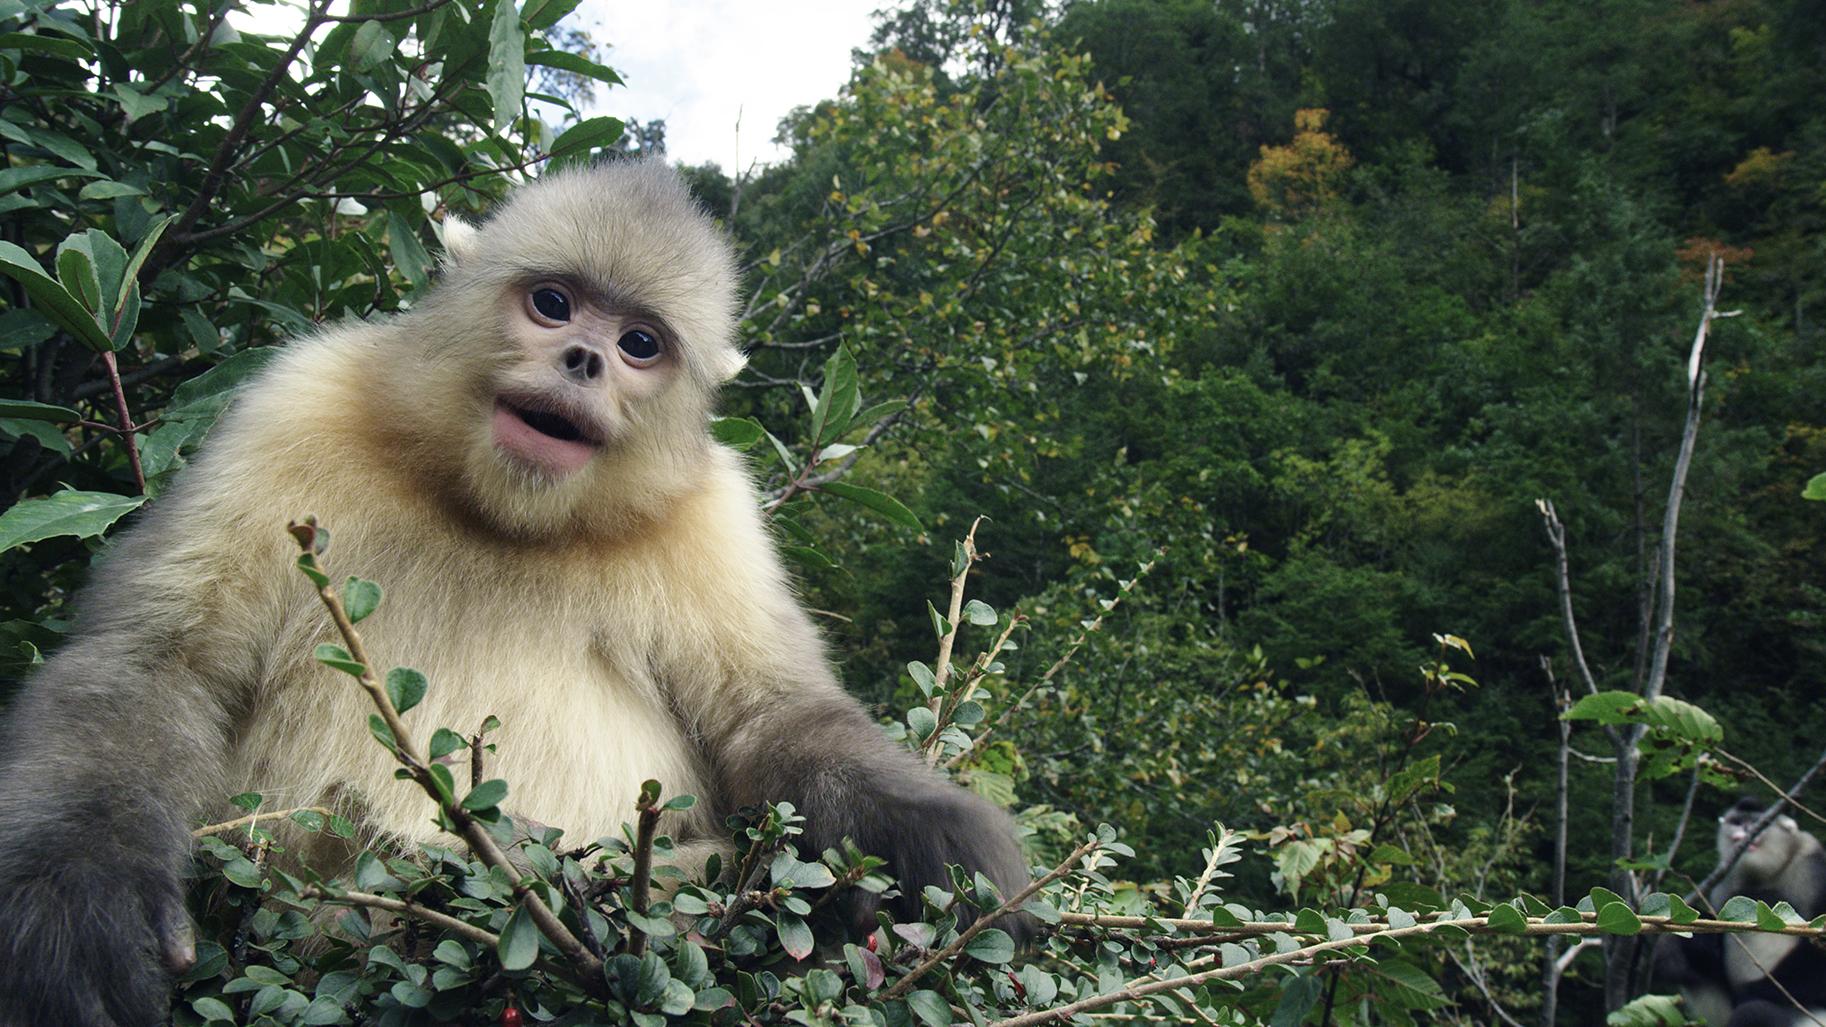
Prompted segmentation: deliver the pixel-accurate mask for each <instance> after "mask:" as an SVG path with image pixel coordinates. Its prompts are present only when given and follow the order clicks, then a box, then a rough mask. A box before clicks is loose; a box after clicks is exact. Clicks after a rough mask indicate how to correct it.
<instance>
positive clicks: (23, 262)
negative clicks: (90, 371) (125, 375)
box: [0, 242, 110, 353]
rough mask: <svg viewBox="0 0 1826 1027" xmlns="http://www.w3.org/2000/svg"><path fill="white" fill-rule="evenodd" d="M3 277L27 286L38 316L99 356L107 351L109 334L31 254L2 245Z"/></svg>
mask: <svg viewBox="0 0 1826 1027" xmlns="http://www.w3.org/2000/svg"><path fill="white" fill-rule="evenodd" d="M0 274H5V275H7V276H8V277H9V278H12V279H13V280H14V281H17V282H18V283H19V284H20V285H22V286H24V287H25V292H26V295H28V296H30V297H31V298H32V303H33V304H34V305H35V306H36V307H37V308H38V312H39V313H40V314H43V315H44V316H46V317H48V318H50V319H51V320H52V321H55V322H56V323H57V326H58V327H60V328H62V329H63V330H64V331H66V332H69V333H70V334H71V335H74V336H76V339H77V341H79V342H81V343H82V344H83V345H85V346H87V347H89V348H90V349H92V350H94V351H95V352H97V353H102V352H105V351H107V350H108V348H109V345H110V344H109V341H108V336H107V333H105V332H103V331H102V330H101V325H100V324H99V323H97V322H96V320H95V318H94V316H93V315H92V314H90V313H89V311H88V309H87V308H85V307H84V306H83V305H82V302H81V301H80V300H78V299H77V298H76V297H75V296H73V295H71V294H70V291H69V290H68V289H65V288H64V287H63V285H62V284H60V283H59V282H58V281H57V280H56V279H54V278H52V277H51V276H50V275H47V274H45V273H44V269H43V268H41V267H39V266H38V262H37V261H36V260H34V259H33V258H32V255H31V254H29V253H27V252H26V251H24V250H22V249H20V248H19V247H17V246H14V245H13V244H12V243H10V242H0Z"/></svg>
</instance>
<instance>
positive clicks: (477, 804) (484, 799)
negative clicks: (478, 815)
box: [463, 777, 507, 812]
mask: <svg viewBox="0 0 1826 1027" xmlns="http://www.w3.org/2000/svg"><path fill="white" fill-rule="evenodd" d="M505 798H507V782H506V781H503V780H501V779H500V778H498V777H497V778H490V779H489V780H487V781H484V782H482V783H481V784H479V785H476V786H475V787H474V788H472V789H470V790H469V794H468V795H465V796H463V808H464V809H466V810H469V811H471V812H475V811H478V810H485V809H493V808H494V807H496V806H499V805H501V800H502V799H505Z"/></svg>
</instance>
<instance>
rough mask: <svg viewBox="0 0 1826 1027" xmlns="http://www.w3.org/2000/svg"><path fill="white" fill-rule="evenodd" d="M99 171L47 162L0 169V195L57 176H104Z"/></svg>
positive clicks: (48, 180) (53, 179)
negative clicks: (64, 166)
mask: <svg viewBox="0 0 1826 1027" xmlns="http://www.w3.org/2000/svg"><path fill="white" fill-rule="evenodd" d="M105 177H106V176H105V175H103V174H102V173H101V172H99V171H87V170H84V169H83V168H62V167H55V166H52V165H48V164H35V165H32V166H31V167H24V168H7V169H5V170H0V196H5V195H6V194H7V193H11V192H17V191H19V190H20V189H24V188H26V187H27V186H33V185H37V184H38V183H40V182H54V181H56V180H57V179H59V178H105Z"/></svg>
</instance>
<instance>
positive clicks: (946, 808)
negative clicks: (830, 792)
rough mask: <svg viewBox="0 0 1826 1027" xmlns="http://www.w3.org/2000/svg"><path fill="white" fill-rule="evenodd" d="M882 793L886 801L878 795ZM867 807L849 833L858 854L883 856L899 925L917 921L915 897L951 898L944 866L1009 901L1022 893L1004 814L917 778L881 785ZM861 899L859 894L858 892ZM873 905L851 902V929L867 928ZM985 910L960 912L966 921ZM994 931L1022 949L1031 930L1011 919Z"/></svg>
mask: <svg viewBox="0 0 1826 1027" xmlns="http://www.w3.org/2000/svg"><path fill="white" fill-rule="evenodd" d="M883 793H887V794H883ZM873 798H874V799H875V801H873V802H869V801H867V800H865V801H864V803H863V808H862V809H859V810H857V811H856V813H855V818H856V819H855V823H854V825H853V828H852V831H853V836H854V838H855V840H856V843H857V844H858V845H859V846H861V847H862V851H864V852H867V853H872V854H875V855H880V856H883V857H886V858H887V859H888V861H889V864H888V867H887V869H888V871H889V872H890V873H892V874H893V875H894V878H895V881H896V882H897V883H898V884H899V887H900V893H901V897H900V898H899V899H897V900H895V901H894V907H895V912H896V913H897V914H898V915H899V916H900V917H902V918H916V917H918V916H919V915H920V914H921V895H920V893H921V890H922V889H923V888H924V887H925V886H926V885H934V886H936V887H938V888H941V889H943V890H944V891H948V892H949V891H954V890H955V885H953V884H952V881H951V877H950V874H948V873H947V872H946V870H945V865H946V864H947V863H955V864H958V865H959V866H961V867H963V869H964V872H965V874H966V875H969V876H971V877H974V876H975V875H976V874H978V873H981V874H982V875H983V876H985V877H987V878H988V879H989V880H990V882H991V883H993V884H994V885H995V887H996V890H997V891H999V892H1001V896H1002V899H1003V900H1007V899H1009V898H1012V897H1013V896H1014V895H1015V893H1016V892H1018V891H1020V890H1021V889H1022V888H1025V887H1026V886H1027V883H1028V880H1029V875H1028V871H1027V861H1026V860H1025V859H1024V858H1022V856H1021V848H1020V845H1019V844H1018V843H1016V841H1015V835H1014V825H1013V823H1012V822H1011V821H1010V820H1009V817H1008V814H1006V813H1004V812H1003V811H1002V810H1001V809H999V808H997V807H996V806H995V805H994V804H993V803H990V802H988V801H986V800H984V799H983V798H982V797H980V796H978V795H976V794H974V793H972V792H969V791H967V790H965V789H963V788H960V787H958V786H957V785H954V784H952V783H950V782H948V781H945V780H943V779H941V778H940V777H938V776H937V775H936V774H931V773H928V772H923V771H922V772H919V773H915V774H910V775H907V776H906V777H903V778H900V779H898V780H892V781H889V782H884V783H883V785H882V791H881V793H878V794H877V795H876V796H874V797H873ZM858 894H862V893H860V892H859V893H858ZM879 905H880V900H879V899H877V898H876V897H875V896H872V895H870V896H867V897H866V898H865V899H861V900H858V902H857V905H856V909H855V912H856V914H857V919H858V923H857V926H858V927H860V928H862V929H865V930H866V929H871V928H872V927H873V925H874V914H875V909H876V908H877V907H878V906H879ZM988 912H990V910H985V909H974V908H973V907H968V906H967V907H966V909H965V913H966V915H965V916H964V918H963V919H964V920H965V922H968V921H969V920H971V919H972V918H973V917H974V916H978V915H982V914H984V913H988ZM995 926H996V927H999V928H1001V929H1002V930H1004V931H1007V932H1008V933H1009V934H1010V935H1012V936H1013V938H1014V940H1015V943H1016V944H1017V945H1019V944H1023V943H1025V942H1026V941H1027V940H1028V939H1029V938H1031V937H1032V936H1033V934H1034V932H1035V930H1036V929H1037V926H1038V925H1037V924H1036V923H1035V921H1034V919H1033V917H1032V916H1030V915H1028V914H1026V913H1011V914H1008V915H1006V916H1003V917H1002V918H1000V919H999V920H997V921H996V922H995Z"/></svg>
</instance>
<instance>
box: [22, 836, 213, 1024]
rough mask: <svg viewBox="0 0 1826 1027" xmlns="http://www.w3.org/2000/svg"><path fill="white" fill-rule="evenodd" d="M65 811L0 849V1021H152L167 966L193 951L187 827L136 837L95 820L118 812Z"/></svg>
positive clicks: (176, 967) (178, 968) (156, 1019)
mask: <svg viewBox="0 0 1826 1027" xmlns="http://www.w3.org/2000/svg"><path fill="white" fill-rule="evenodd" d="M67 812H68V813H69V814H70V816H71V819H69V820H66V821H63V822H62V823H60V824H58V825H56V826H55V827H52V828H49V829H46V830H41V831H38V832H32V831H29V830H28V831H20V832H19V833H15V834H13V835H12V837H11V838H10V839H9V840H8V842H7V843H6V844H5V846H3V847H0V1027H45V1025H51V1024H56V1025H58V1027H139V1025H142V1024H156V1023H160V1022H162V1021H163V1020H164V1018H165V1011H166V1006H167V1004H168V1002H169V1000H170V992H171V980H170V977H169V975H170V974H173V973H181V972H182V971H184V970H188V969H189V968H190V966H191V964H192V963H194V962H195V961H196V946H195V932H194V930H193V929H192V927H191V924H190V918H189V915H188V914H186V913H185V911H184V903H183V889H182V886H181V882H180V880H179V876H178V868H179V867H180V866H181V865H182V861H183V859H184V858H185V856H186V854H187V852H188V837H186V836H182V835H180V838H181V841H179V840H178V839H174V838H171V837H170V836H169V834H168V833H167V837H165V838H162V839H161V838H159V837H157V836H156V834H155V833H154V832H147V833H146V834H145V835H144V836H142V837H139V838H137V839H135V838H134V837H133V836H132V834H131V833H128V834H122V833H120V832H119V831H116V830H109V829H107V828H105V827H103V826H102V825H103V824H106V823H107V822H109V821H116V820H119V819H121V813H120V811H119V810H111V811H109V812H108V813H105V814H103V815H101V816H100V817H99V818H98V819H99V820H100V821H101V824H90V823H86V822H85V821H84V820H83V819H82V818H81V817H80V816H78V815H77V811H76V810H74V809H71V810H69V811H67ZM26 819H28V820H29V819H32V818H29V817H28V818H26ZM12 826H15V825H12V824H10V823H9V827H12ZM92 831H93V832H94V833H91V832H92ZM174 842H178V844H180V845H181V846H182V847H181V848H177V849H176V850H175V851H174V844H173V843H174Z"/></svg>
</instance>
